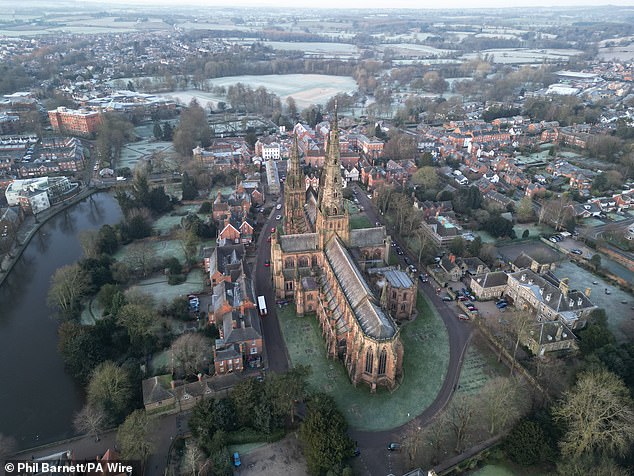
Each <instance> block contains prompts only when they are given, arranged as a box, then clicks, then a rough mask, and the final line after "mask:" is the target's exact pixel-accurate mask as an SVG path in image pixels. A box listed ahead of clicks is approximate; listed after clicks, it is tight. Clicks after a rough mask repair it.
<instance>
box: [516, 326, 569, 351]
mask: <svg viewBox="0 0 634 476" xmlns="http://www.w3.org/2000/svg"><path fill="white" fill-rule="evenodd" d="M524 343H525V345H526V347H528V348H529V349H530V350H531V352H533V354H535V355H539V356H542V355H544V354H545V353H546V352H555V351H561V350H577V349H578V348H579V346H578V344H577V337H576V336H575V335H574V333H573V332H572V330H570V329H569V328H568V326H566V324H564V323H563V322H560V321H544V322H539V323H537V324H536V325H535V326H533V327H532V328H531V329H530V330H529V332H528V335H527V336H526V337H525V339H524Z"/></svg>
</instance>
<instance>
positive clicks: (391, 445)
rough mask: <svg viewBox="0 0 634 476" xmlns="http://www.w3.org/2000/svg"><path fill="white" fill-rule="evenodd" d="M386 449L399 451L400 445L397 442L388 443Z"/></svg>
mask: <svg viewBox="0 0 634 476" xmlns="http://www.w3.org/2000/svg"><path fill="white" fill-rule="evenodd" d="M387 449H388V451H400V450H401V445H400V444H398V443H388V445H387Z"/></svg>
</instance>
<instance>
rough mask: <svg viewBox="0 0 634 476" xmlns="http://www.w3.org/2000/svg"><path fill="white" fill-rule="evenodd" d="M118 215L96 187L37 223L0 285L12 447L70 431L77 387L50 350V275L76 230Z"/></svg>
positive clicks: (0, 360)
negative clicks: (14, 443)
mask: <svg viewBox="0 0 634 476" xmlns="http://www.w3.org/2000/svg"><path fill="white" fill-rule="evenodd" d="M120 220H121V210H120V209H119V205H118V204H117V202H116V200H115V199H114V198H113V197H112V196H111V195H109V194H107V193H98V194H95V195H93V196H92V198H91V199H90V198H89V199H86V200H84V201H82V202H80V203H78V204H77V205H74V206H72V207H71V208H69V209H68V210H67V211H65V212H62V213H60V214H59V215H57V216H56V217H54V218H52V219H51V220H49V221H48V222H47V223H46V224H44V225H43V226H42V227H41V228H40V230H39V232H38V233H37V235H36V236H34V237H33V239H32V240H31V242H30V243H29V245H28V247H27V249H26V250H25V252H24V254H23V255H22V257H21V258H20V260H19V262H18V263H16V266H15V267H14V268H13V271H12V272H11V275H10V276H9V278H8V279H7V280H6V281H5V282H4V284H3V285H2V287H0V433H2V434H5V435H10V436H13V437H14V438H15V439H16V440H17V442H18V446H19V447H20V448H28V447H31V446H35V445H40V444H44V443H48V442H51V441H55V440H59V439H62V438H66V437H69V436H72V435H73V428H72V419H73V414H74V413H75V412H76V411H78V410H79V409H80V408H81V407H82V405H83V400H84V395H83V389H81V388H79V387H78V386H77V385H76V384H75V382H74V381H73V379H72V378H71V377H70V376H69V375H68V374H67V373H66V372H65V370H64V363H63V362H62V359H61V357H60V356H59V354H58V353H57V325H58V324H57V322H56V321H55V320H54V319H53V318H52V317H51V311H50V309H49V308H48V307H47V304H46V295H47V292H48V288H49V284H50V280H51V276H52V275H53V273H54V272H55V270H56V269H57V268H59V267H61V266H64V265H66V264H72V263H74V262H75V261H77V260H78V259H79V258H80V257H81V255H82V248H81V245H80V243H79V238H78V236H79V233H80V232H81V231H83V230H96V229H99V228H100V227H101V226H102V225H104V224H115V223H118V222H119V221H120Z"/></svg>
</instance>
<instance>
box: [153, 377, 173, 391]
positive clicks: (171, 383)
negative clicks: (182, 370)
mask: <svg viewBox="0 0 634 476" xmlns="http://www.w3.org/2000/svg"><path fill="white" fill-rule="evenodd" d="M155 378H158V377H155ZM170 385H171V386H172V390H174V389H175V388H176V382H174V379H172V381H171V382H170Z"/></svg>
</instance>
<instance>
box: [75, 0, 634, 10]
mask: <svg viewBox="0 0 634 476" xmlns="http://www.w3.org/2000/svg"><path fill="white" fill-rule="evenodd" d="M83 2H86V3H88V2H98V3H102V4H108V3H110V4H115V3H116V4H127V5H132V4H144V5H160V6H167V5H180V6H184V5H201V6H208V7H250V6H251V7H252V6H258V7H267V6H268V7H277V8H289V7H294V8H298V7H299V8H316V7H322V8H389V9H392V8H415V9H438V8H441V9H454V8H510V7H526V6H542V7H571V6H600V5H619V6H631V7H634V0H442V1H440V2H439V1H431V0H343V1H342V0H311V1H310V2H305V3H304V2H298V1H297V0H105V1H104V0H83Z"/></svg>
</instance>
